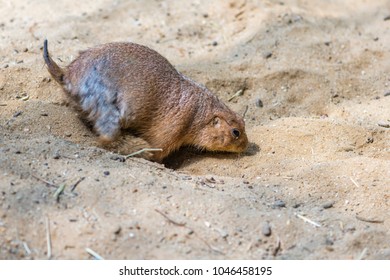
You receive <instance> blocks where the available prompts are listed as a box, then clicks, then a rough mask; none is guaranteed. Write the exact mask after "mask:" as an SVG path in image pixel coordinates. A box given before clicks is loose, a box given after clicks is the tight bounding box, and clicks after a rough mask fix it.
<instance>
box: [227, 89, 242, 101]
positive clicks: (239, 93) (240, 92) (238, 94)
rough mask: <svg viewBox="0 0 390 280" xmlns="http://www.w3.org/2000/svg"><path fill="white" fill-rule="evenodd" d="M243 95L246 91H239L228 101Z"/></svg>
mask: <svg viewBox="0 0 390 280" xmlns="http://www.w3.org/2000/svg"><path fill="white" fill-rule="evenodd" d="M243 93H244V90H243V89H240V90H238V91H237V92H236V93H235V94H233V95H232V96H231V97H230V98H229V99H228V101H231V100H233V99H234V98H235V97H237V96H241V95H242V94H243Z"/></svg>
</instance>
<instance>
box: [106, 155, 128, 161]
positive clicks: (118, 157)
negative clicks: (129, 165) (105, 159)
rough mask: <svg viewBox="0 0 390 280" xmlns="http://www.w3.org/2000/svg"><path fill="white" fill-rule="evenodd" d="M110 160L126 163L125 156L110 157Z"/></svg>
mask: <svg viewBox="0 0 390 280" xmlns="http://www.w3.org/2000/svg"><path fill="white" fill-rule="evenodd" d="M110 159H112V160H116V161H119V162H125V161H126V158H125V157H123V156H118V155H112V156H111V157H110Z"/></svg>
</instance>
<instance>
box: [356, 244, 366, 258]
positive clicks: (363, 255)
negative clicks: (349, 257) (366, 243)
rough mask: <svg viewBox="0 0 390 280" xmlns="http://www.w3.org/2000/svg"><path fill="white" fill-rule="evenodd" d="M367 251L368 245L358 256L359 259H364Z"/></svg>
mask: <svg viewBox="0 0 390 280" xmlns="http://www.w3.org/2000/svg"><path fill="white" fill-rule="evenodd" d="M367 251H368V249H367V247H365V248H364V249H363V251H362V252H361V253H360V255H359V257H358V258H357V259H358V260H362V259H363V258H364V257H365V256H366V254H367Z"/></svg>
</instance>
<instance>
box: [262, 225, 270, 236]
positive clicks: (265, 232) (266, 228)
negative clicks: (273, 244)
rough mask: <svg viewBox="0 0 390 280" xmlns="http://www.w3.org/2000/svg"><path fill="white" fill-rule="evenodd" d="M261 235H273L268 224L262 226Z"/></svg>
mask: <svg viewBox="0 0 390 280" xmlns="http://www.w3.org/2000/svg"><path fill="white" fill-rule="evenodd" d="M261 233H262V234H263V235H264V236H270V235H271V233H272V232H271V226H270V225H269V223H268V222H265V223H263V225H262V226H261Z"/></svg>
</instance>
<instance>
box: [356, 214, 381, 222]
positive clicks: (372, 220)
mask: <svg viewBox="0 0 390 280" xmlns="http://www.w3.org/2000/svg"><path fill="white" fill-rule="evenodd" d="M356 219H358V220H359V221H362V222H367V223H374V224H383V223H384V222H385V221H384V220H380V219H375V218H372V219H371V218H364V217H360V216H358V215H356Z"/></svg>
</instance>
